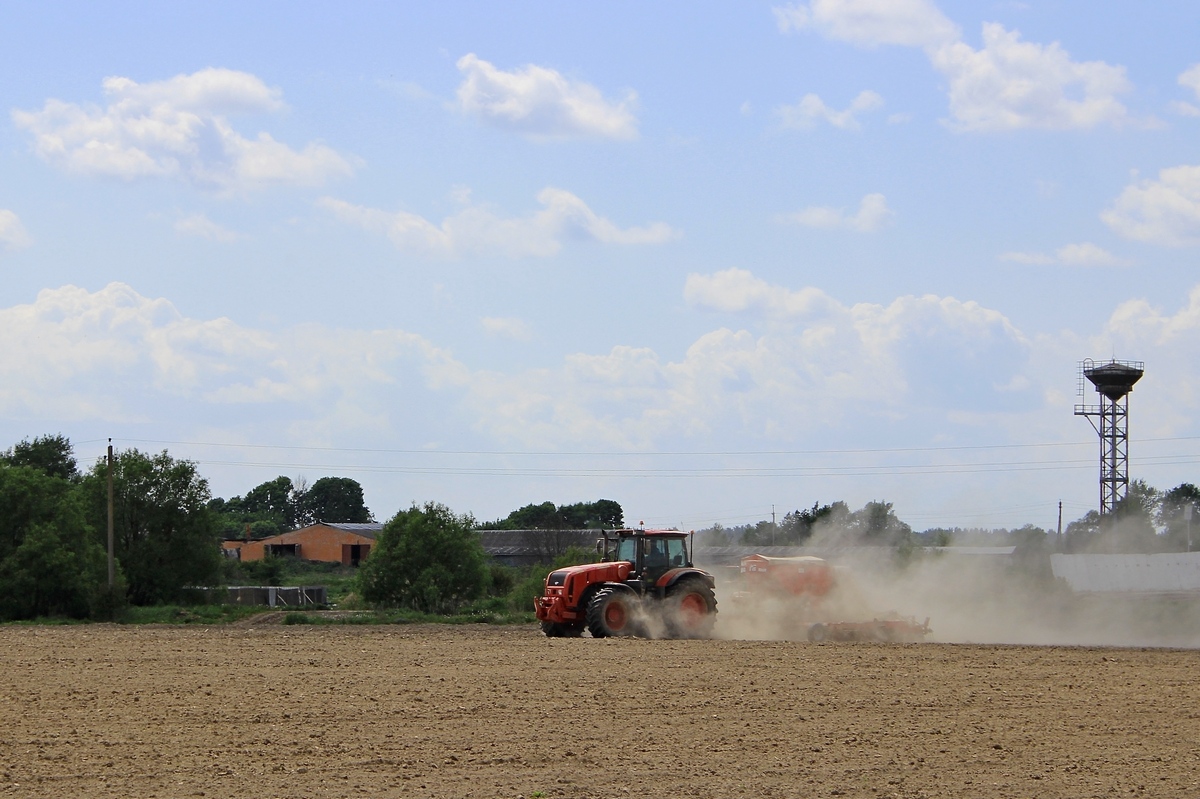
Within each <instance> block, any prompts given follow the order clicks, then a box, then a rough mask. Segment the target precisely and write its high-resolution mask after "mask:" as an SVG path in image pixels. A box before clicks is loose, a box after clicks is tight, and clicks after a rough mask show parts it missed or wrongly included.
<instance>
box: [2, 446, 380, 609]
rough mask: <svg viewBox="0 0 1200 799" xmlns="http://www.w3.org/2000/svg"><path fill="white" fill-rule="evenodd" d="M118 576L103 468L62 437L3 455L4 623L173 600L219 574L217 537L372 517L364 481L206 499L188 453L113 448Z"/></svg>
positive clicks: (274, 485) (265, 487)
mask: <svg viewBox="0 0 1200 799" xmlns="http://www.w3.org/2000/svg"><path fill="white" fill-rule="evenodd" d="M112 483H113V552H114V560H115V564H116V568H115V580H114V584H113V585H112V586H111V587H110V585H109V582H108V555H107V530H108V465H107V463H106V462H105V459H103V458H101V459H99V460H98V461H97V462H96V463H95V464H93V465H92V467H91V468H89V469H86V470H81V469H80V468H79V464H78V462H77V461H76V459H75V455H74V450H73V448H72V446H71V442H70V441H69V440H68V439H67V438H66V437H65V436H62V435H46V436H41V437H38V438H35V439H32V440H28V439H27V440H24V441H21V442H20V443H18V444H16V445H14V446H12V447H11V448H9V449H8V450H5V451H4V452H0V518H3V519H4V520H5V522H6V524H5V525H4V530H3V532H2V533H0V620H5V619H21V618H33V617H37V616H65V617H71V618H89V617H90V618H111V617H112V616H113V615H114V614H115V613H116V612H117V610H118V609H119V608H120V607H122V606H124V605H125V604H126V603H132V604H135V605H153V604H161V603H169V602H175V601H178V600H179V599H180V598H181V596H182V590H183V589H184V587H185V586H202V585H214V584H217V583H219V582H220V579H221V565H222V559H221V550H220V546H219V542H220V540H221V539H222V538H224V537H243V536H245V535H251V536H253V537H262V536H264V535H274V534H276V533H280V532H284V531H286V530H289V529H293V528H294V527H295V526H298V525H303V524H306V523H310V522H313V521H317V520H323V521H338V522H345V521H356V522H357V521H361V522H365V521H370V520H371V518H372V517H371V512H370V510H369V509H368V508H367V507H366V505H365V504H364V502H363V493H362V487H361V486H360V485H359V484H358V483H357V482H356V481H354V480H351V479H349V478H343V477H323V478H321V479H319V480H317V481H316V482H314V483H313V484H312V485H311V486H305V485H303V484H301V485H296V484H293V483H292V481H291V480H290V479H289V478H287V477H279V478H276V479H275V480H272V481H269V482H267V483H263V484H262V485H260V486H258V487H256V488H255V489H253V490H251V491H249V492H247V494H246V496H245V497H233V498H231V499H229V500H225V499H221V498H214V497H213V496H212V493H211V491H210V489H209V485H208V481H207V480H205V479H204V478H203V477H201V476H200V474H199V473H198V472H197V470H196V465H195V464H194V463H192V462H190V461H186V460H178V459H176V458H173V457H171V456H170V455H169V454H168V453H167V452H166V451H163V452H160V453H157V454H153V453H145V452H141V451H140V450H137V449H127V450H121V451H118V452H116V453H114V457H113V463H112Z"/></svg>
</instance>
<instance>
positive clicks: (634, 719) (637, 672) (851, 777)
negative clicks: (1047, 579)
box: [0, 626, 1200, 799]
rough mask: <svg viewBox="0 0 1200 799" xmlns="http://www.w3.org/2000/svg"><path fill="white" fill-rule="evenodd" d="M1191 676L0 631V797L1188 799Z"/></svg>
mask: <svg viewBox="0 0 1200 799" xmlns="http://www.w3.org/2000/svg"><path fill="white" fill-rule="evenodd" d="M1198 677H1200V653H1198V652H1196V651H1182V650H1165V649H1158V650H1139V649H1090V648H1055V647H1018V646H973V645H945V644H921V645H907V646H895V645H892V646H889V645H882V644H820V645H816V644H808V643H803V642H795V643H782V642H752V641H645V640H591V639H576V640H564V639H554V640H551V639H546V638H544V637H542V635H541V633H540V632H538V631H537V630H536V629H535V628H532V627H509V628H495V627H466V628H464V627H425V626H421V627H331V626H319V627H302V626H295V627H293V626H287V627H285V626H259V627H251V628H230V627H224V628H208V629H200V628H194V629H193V628H179V627H174V628H161V627H158V628H149V627H141V628H133V627H107V626H90V627H5V628H0V721H2V722H3V726H2V727H0V796H31V797H54V799H59V798H60V797H135V798H136V799H142V798H143V797H152V796H155V797H190V796H207V797H255V798H256V799H258V798H261V797H343V796H345V797H361V796H396V797H423V796H430V797H509V798H510V799H516V797H525V798H526V799H528V798H529V797H625V796H656V797H657V796H675V797H759V796H771V797H823V796H843V797H872V798H874V797H948V798H949V797H953V799H962V798H963V797H1047V798H1052V797H1064V798H1066V797H1070V799H1080V798H1081V797H1115V796H1159V797H1191V796H1200V680H1198Z"/></svg>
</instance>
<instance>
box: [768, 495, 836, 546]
mask: <svg viewBox="0 0 1200 799" xmlns="http://www.w3.org/2000/svg"><path fill="white" fill-rule="evenodd" d="M849 514H850V509H849V508H847V507H846V503H844V502H835V503H833V504H832V505H821V504H819V503H816V502H814V503H813V506H812V507H811V508H809V509H808V510H794V511H792V512H791V513H788V514H786V515H785V516H784V517H783V522H782V523H781V524H780V525H779V532H780V539H781V543H786V544H788V545H789V546H798V545H802V544H804V542H805V541H807V540H808V539H809V538H811V537H812V535H813V533H814V532H816V530H817V527H818V525H821V524H834V523H838V522H844V521H845V519H846V518H847V517H848V516H849Z"/></svg>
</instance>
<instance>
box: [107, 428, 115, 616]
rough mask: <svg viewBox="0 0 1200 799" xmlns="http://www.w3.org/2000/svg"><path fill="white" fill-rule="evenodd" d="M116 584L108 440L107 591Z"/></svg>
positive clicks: (110, 462)
mask: <svg viewBox="0 0 1200 799" xmlns="http://www.w3.org/2000/svg"><path fill="white" fill-rule="evenodd" d="M116 584H117V567H116V562H115V561H114V560H113V451H112V439H111V438H110V439H109V440H108V590H109V591H110V592H111V591H112V590H113V588H115V587H116Z"/></svg>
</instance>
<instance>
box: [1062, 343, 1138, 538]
mask: <svg viewBox="0 0 1200 799" xmlns="http://www.w3.org/2000/svg"><path fill="white" fill-rule="evenodd" d="M1144 367H1145V364H1144V363H1142V362H1141V361H1118V360H1115V359H1114V360H1111V361H1109V362H1108V363H1101V364H1096V363H1095V362H1094V361H1092V359H1091V358H1088V359H1087V360H1085V361H1080V362H1079V396H1080V398H1082V397H1083V378H1085V377H1086V378H1087V379H1088V380H1090V381H1091V382H1092V385H1094V386H1095V387H1096V393H1098V394H1099V395H1100V404H1099V405H1076V406H1075V415H1076V416H1086V417H1088V421H1089V422H1091V424H1092V427H1093V428H1095V430H1096V432H1097V433H1099V434H1100V515H1102V516H1103V515H1105V514H1109V513H1112V512H1113V509H1114V508H1116V506H1117V503H1118V502H1120V501H1121V500H1123V499H1124V498H1125V492H1126V491H1127V490H1128V489H1129V392H1130V391H1132V390H1133V384H1134V383H1136V382H1137V381H1138V380H1140V379H1141V377H1142V373H1143V372H1144V371H1145V368H1144ZM1093 417H1099V418H1100V424H1099V425H1097V424H1096V421H1095V419H1094V418H1093Z"/></svg>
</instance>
